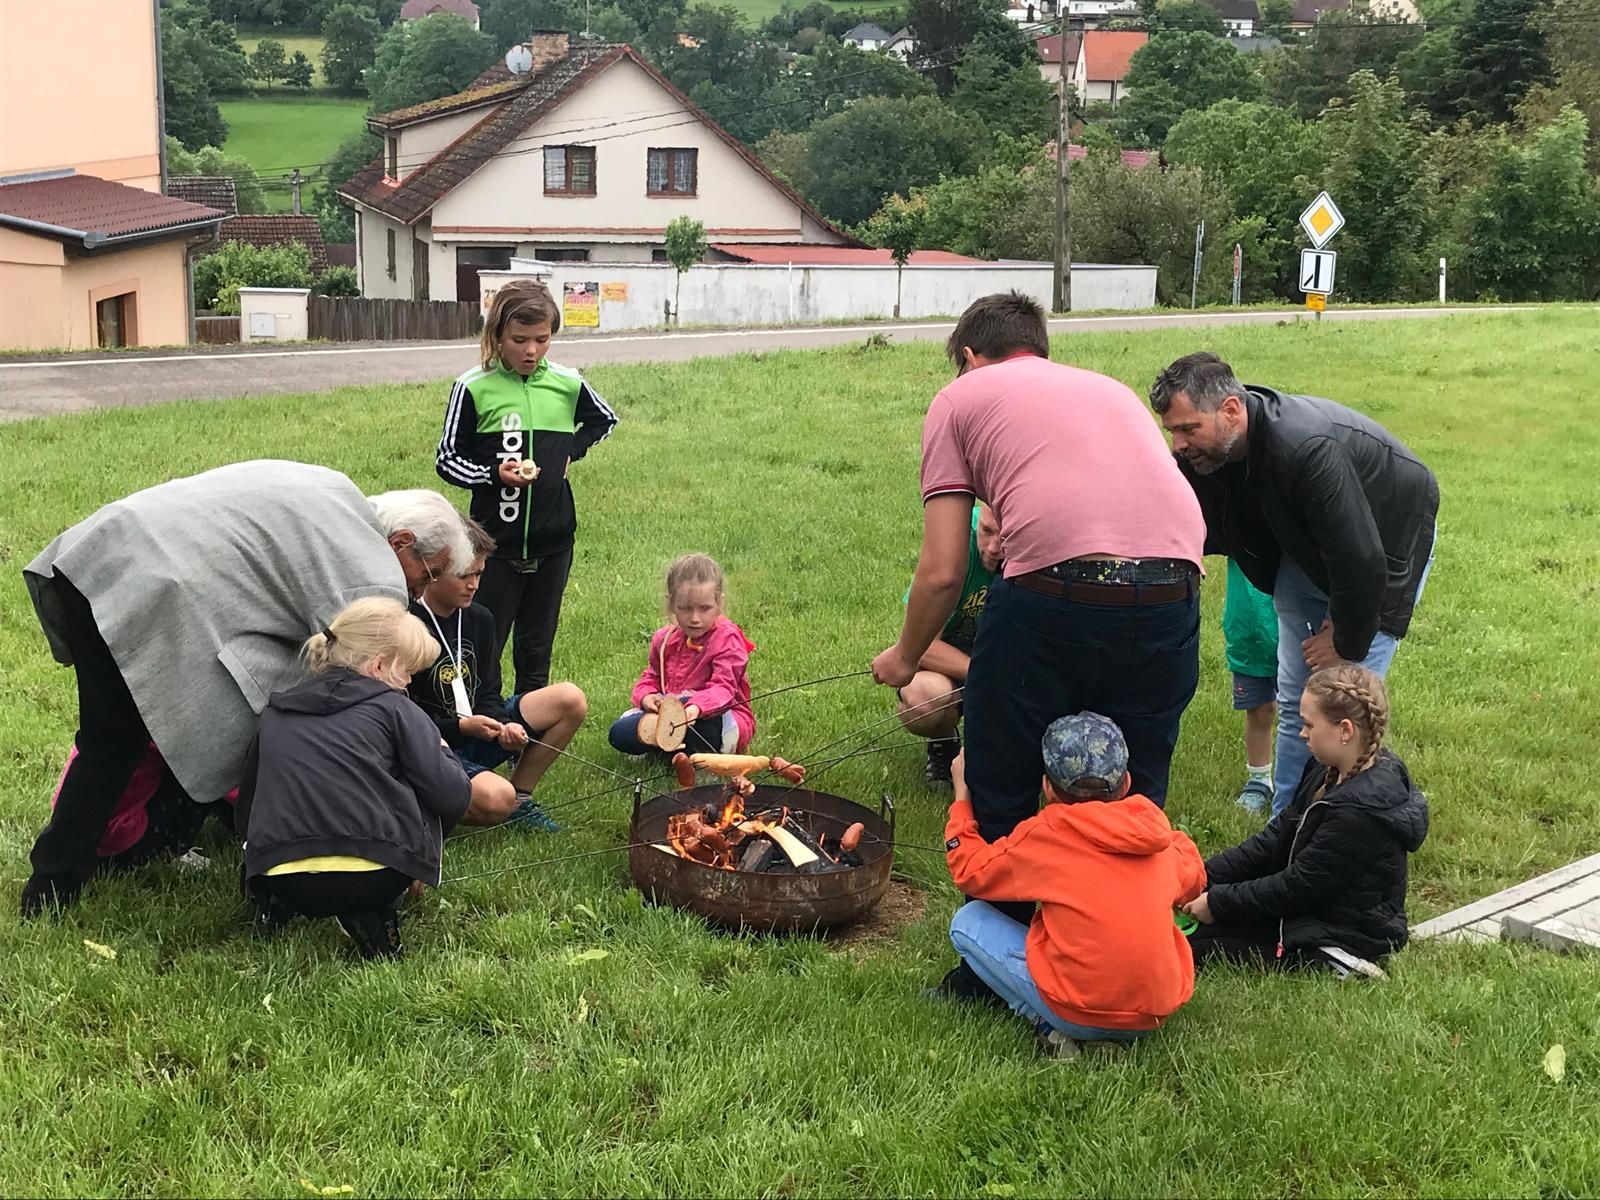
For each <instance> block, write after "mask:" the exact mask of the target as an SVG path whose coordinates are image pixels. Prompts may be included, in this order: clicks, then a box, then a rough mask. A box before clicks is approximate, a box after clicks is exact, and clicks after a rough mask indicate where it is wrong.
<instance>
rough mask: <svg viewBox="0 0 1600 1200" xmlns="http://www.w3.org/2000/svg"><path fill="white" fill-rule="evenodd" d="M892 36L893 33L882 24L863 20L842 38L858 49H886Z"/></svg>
mask: <svg viewBox="0 0 1600 1200" xmlns="http://www.w3.org/2000/svg"><path fill="white" fill-rule="evenodd" d="M891 38H892V35H891V34H890V33H889V31H888V30H887V29H885V28H884V27H883V26H882V25H874V24H873V23H872V22H871V21H863V22H861V24H859V25H857V26H855V27H854V28H853V29H851V30H850V32H848V33H847V34H845V35H844V37H843V38H842V39H840V40H842V41H843V42H845V43H846V44H847V45H851V46H854V47H855V48H856V49H858V50H884V49H887V48H888V45H889V42H890V40H891Z"/></svg>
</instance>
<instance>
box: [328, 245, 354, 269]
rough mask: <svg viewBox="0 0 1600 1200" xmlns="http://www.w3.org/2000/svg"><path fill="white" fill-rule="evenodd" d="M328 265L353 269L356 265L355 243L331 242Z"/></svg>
mask: <svg viewBox="0 0 1600 1200" xmlns="http://www.w3.org/2000/svg"><path fill="white" fill-rule="evenodd" d="M327 248H328V265H329V266H330V267H353V266H355V265H356V244H355V243H354V242H329V243H328V244H327Z"/></svg>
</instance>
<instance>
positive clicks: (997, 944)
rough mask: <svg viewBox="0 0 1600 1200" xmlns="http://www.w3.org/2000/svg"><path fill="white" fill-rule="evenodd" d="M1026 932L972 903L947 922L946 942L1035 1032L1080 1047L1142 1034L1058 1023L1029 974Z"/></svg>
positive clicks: (982, 905) (1017, 923)
mask: <svg viewBox="0 0 1600 1200" xmlns="http://www.w3.org/2000/svg"><path fill="white" fill-rule="evenodd" d="M1027 940H1028V927H1027V926H1026V925H1024V924H1023V923H1022V922H1020V921H1013V920H1012V919H1011V918H1010V917H1008V916H1006V915H1005V913H1003V912H1001V911H1000V910H999V909H997V908H995V907H994V906H993V905H991V904H985V903H984V902H983V901H982V900H971V901H968V902H967V903H966V904H963V905H962V906H961V907H960V908H958V909H957V910H956V915H955V916H954V917H952V918H951V919H950V941H951V943H952V944H953V945H954V946H955V948H956V953H957V954H959V955H960V956H961V958H962V961H964V962H965V963H966V964H967V965H968V966H969V967H971V968H972V969H973V971H974V972H975V973H976V974H977V976H978V977H979V978H980V979H982V980H983V981H984V982H985V983H987V984H988V985H989V987H990V988H991V989H993V990H994V992H995V994H996V995H998V996H999V997H1000V998H1001V999H1002V1000H1004V1001H1005V1002H1006V1003H1007V1004H1009V1005H1010V1006H1011V1011H1012V1012H1014V1013H1016V1014H1017V1015H1018V1016H1019V1017H1022V1018H1023V1019H1024V1020H1026V1021H1028V1022H1030V1023H1031V1024H1033V1025H1034V1026H1036V1027H1037V1026H1040V1025H1048V1026H1050V1028H1052V1029H1058V1030H1060V1031H1061V1032H1062V1033H1064V1034H1066V1035H1067V1036H1068V1037H1070V1038H1076V1039H1077V1040H1078V1041H1080V1042H1131V1041H1133V1040H1134V1038H1136V1037H1139V1036H1140V1035H1141V1034H1142V1033H1143V1032H1144V1031H1143V1030H1139V1029H1099V1028H1096V1027H1095V1026H1093V1025H1075V1024H1073V1022H1071V1021H1066V1020H1063V1019H1062V1018H1061V1017H1058V1016H1057V1015H1056V1014H1055V1013H1054V1012H1052V1011H1051V1009H1050V1006H1049V1005H1048V1004H1046V1003H1045V1002H1044V997H1043V996H1041V995H1040V994H1039V989H1038V988H1037V987H1036V986H1035V985H1034V982H1033V976H1032V975H1030V974H1029V973H1028V950H1027Z"/></svg>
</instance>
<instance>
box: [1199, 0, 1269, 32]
mask: <svg viewBox="0 0 1600 1200" xmlns="http://www.w3.org/2000/svg"><path fill="white" fill-rule="evenodd" d="M1206 4H1207V5H1209V6H1210V7H1211V8H1212V9H1213V10H1214V11H1215V12H1216V14H1217V16H1219V17H1221V18H1222V24H1223V27H1224V28H1225V29H1226V30H1227V32H1228V36H1229V37H1235V38H1246V37H1251V36H1253V35H1254V34H1255V31H1256V23H1257V22H1258V21H1260V20H1261V13H1260V10H1259V9H1257V7H1256V0H1206Z"/></svg>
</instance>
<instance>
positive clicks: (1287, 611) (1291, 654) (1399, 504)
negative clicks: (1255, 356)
mask: <svg viewBox="0 0 1600 1200" xmlns="http://www.w3.org/2000/svg"><path fill="white" fill-rule="evenodd" d="M1150 403H1151V405H1152V407H1154V409H1155V410H1156V412H1157V414H1159V415H1160V417H1161V424H1162V426H1163V427H1164V428H1165V429H1166V431H1167V433H1168V434H1170V435H1171V437H1172V451H1173V454H1175V455H1176V456H1177V458H1178V462H1179V466H1180V467H1181V468H1182V470H1183V473H1184V476H1185V477H1186V478H1187V479H1188V480H1189V483H1190V485H1191V486H1192V487H1193V488H1194V490H1195V495H1196V496H1197V497H1198V498H1199V500H1200V508H1201V511H1202V512H1203V513H1204V514H1205V519H1206V553H1208V554H1225V555H1227V556H1228V557H1229V558H1231V559H1233V560H1234V561H1235V562H1237V563H1238V564H1239V566H1240V568H1241V569H1242V570H1243V571H1244V573H1245V575H1246V576H1247V577H1248V578H1249V580H1250V582H1251V583H1252V584H1254V585H1255V586H1256V587H1257V588H1259V589H1260V590H1261V591H1263V592H1268V593H1271V595H1272V600H1273V606H1274V607H1275V608H1276V609H1277V613H1278V746H1277V762H1276V768H1275V771H1274V778H1273V790H1274V793H1275V795H1274V797H1273V805H1272V810H1273V812H1274V813H1278V812H1282V811H1283V809H1284V808H1285V807H1286V806H1287V805H1288V804H1289V801H1290V800H1291V799H1292V798H1293V796H1294V790H1295V786H1296V785H1297V784H1298V783H1299V782H1300V776H1301V775H1302V774H1303V773H1304V770H1305V765H1306V758H1307V751H1306V749H1305V746H1304V744H1303V743H1302V742H1301V741H1300V717H1299V713H1300V693H1301V692H1302V691H1303V690H1304V688H1305V682H1306V679H1307V678H1308V677H1309V676H1310V674H1311V672H1313V671H1315V670H1318V669H1320V668H1322V667H1326V666H1331V665H1332V664H1334V663H1336V662H1340V661H1345V662H1353V663H1360V664H1361V665H1362V666H1364V667H1366V668H1367V669H1368V670H1370V671H1373V672H1375V673H1376V674H1378V675H1384V674H1385V673H1386V672H1387V671H1388V669H1389V664H1390V663H1391V662H1392V661H1393V660H1394V653H1395V649H1396V647H1397V645H1398V644H1399V640H1400V638H1402V637H1404V636H1405V633H1406V629H1407V627H1408V626H1409V625H1410V622H1411V613H1412V610H1413V609H1414V608H1415V607H1416V604H1417V601H1418V599H1419V598H1420V597H1421V595H1422V587H1423V583H1424V581H1425V580H1426V579H1427V575H1428V568H1429V567H1430V566H1431V565H1432V563H1433V542H1434V531H1435V525H1436V521H1437V517H1438V512H1439V484H1438V481H1437V480H1436V479H1434V477H1433V472H1431V471H1429V470H1428V468H1427V467H1426V466H1425V465H1424V464H1423V462H1422V460H1421V459H1419V458H1418V457H1417V456H1416V455H1415V454H1413V453H1412V452H1411V450H1409V449H1408V448H1407V447H1406V446H1405V445H1404V444H1403V443H1402V442H1401V441H1400V440H1399V439H1398V438H1396V437H1395V436H1394V435H1393V434H1391V433H1390V432H1389V431H1388V430H1386V429H1384V428H1383V426H1381V425H1379V424H1378V423H1377V422H1376V421H1374V420H1372V419H1371V418H1370V417H1367V416H1364V415H1362V414H1361V413H1358V412H1355V411H1354V410H1352V409H1348V408H1345V407H1344V406H1343V405H1340V404H1335V403H1334V402H1333V401H1331V400H1324V399H1321V398H1320V397H1316V396H1294V395H1289V394H1287V393H1283V392H1277V391H1273V390H1272V389H1271V388H1264V387H1253V386H1252V387H1246V386H1245V385H1243V384H1241V383H1240V382H1239V380H1238V378H1237V377H1236V376H1235V375H1234V373H1233V369H1232V368H1231V367H1229V366H1228V364H1227V363H1225V362H1223V361H1222V359H1220V358H1218V357H1217V356H1216V355H1215V354H1208V353H1204V352H1202V353H1198V354H1190V355H1186V356H1185V357H1183V358H1180V359H1178V361H1177V362H1175V363H1173V364H1172V365H1171V366H1170V367H1168V368H1167V369H1166V370H1165V371H1163V372H1162V373H1161V374H1160V375H1159V376H1158V377H1157V378H1156V382H1155V385H1154V387H1152V388H1151V391H1150Z"/></svg>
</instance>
